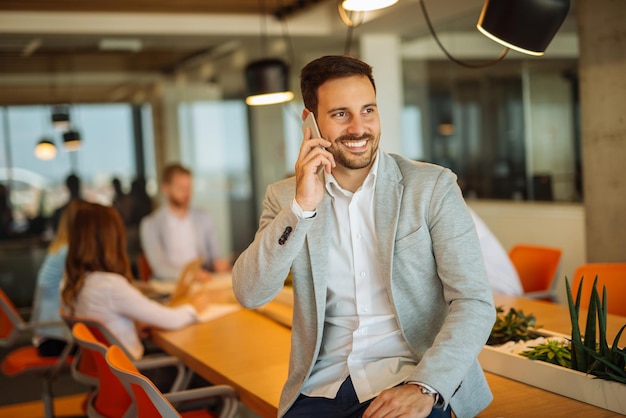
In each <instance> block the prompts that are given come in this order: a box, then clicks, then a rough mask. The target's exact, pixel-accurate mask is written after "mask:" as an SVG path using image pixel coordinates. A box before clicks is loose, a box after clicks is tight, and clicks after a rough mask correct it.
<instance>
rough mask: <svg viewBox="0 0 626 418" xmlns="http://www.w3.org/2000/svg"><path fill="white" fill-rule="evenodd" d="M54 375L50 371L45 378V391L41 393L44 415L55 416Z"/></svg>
mask: <svg viewBox="0 0 626 418" xmlns="http://www.w3.org/2000/svg"><path fill="white" fill-rule="evenodd" d="M51 377H52V376H50V374H49V373H46V375H45V376H44V378H43V392H42V394H41V400H42V401H43V408H44V417H45V418H54V403H53V401H52V398H53V396H52V379H51Z"/></svg>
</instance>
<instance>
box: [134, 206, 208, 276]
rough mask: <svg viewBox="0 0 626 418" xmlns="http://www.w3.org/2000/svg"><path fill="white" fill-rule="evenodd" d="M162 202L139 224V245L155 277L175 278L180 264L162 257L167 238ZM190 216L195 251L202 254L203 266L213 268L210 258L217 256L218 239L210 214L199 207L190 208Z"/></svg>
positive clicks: (164, 210) (165, 218)
mask: <svg viewBox="0 0 626 418" xmlns="http://www.w3.org/2000/svg"><path fill="white" fill-rule="evenodd" d="M166 210H167V209H166V208H165V207H164V206H163V207H161V208H159V209H157V210H155V211H154V212H152V213H151V214H150V215H148V216H146V217H144V218H143V219H142V220H141V224H140V225H139V236H140V239H141V249H142V251H143V252H144V254H145V255H146V258H147V259H148V263H149V264H150V268H152V272H153V275H154V276H155V278H156V279H176V278H178V275H179V274H180V268H178V267H175V266H173V265H172V264H170V263H169V262H168V259H167V257H165V241H166V240H167V234H168V231H167V222H166V220H167V212H166ZM189 216H190V217H191V222H192V223H193V226H194V231H196V245H197V246H198V254H200V255H201V256H202V259H203V266H204V267H205V268H207V269H209V270H210V269H212V265H213V260H215V259H216V258H218V250H217V242H216V237H215V230H214V229H213V222H212V221H211V218H210V217H209V215H208V214H207V213H205V212H203V211H201V210H199V209H194V208H191V209H189Z"/></svg>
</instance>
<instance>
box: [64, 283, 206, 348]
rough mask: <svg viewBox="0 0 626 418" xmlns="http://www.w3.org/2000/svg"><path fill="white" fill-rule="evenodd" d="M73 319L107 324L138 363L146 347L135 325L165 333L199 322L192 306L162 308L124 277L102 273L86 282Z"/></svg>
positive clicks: (75, 307) (79, 295)
mask: <svg viewBox="0 0 626 418" xmlns="http://www.w3.org/2000/svg"><path fill="white" fill-rule="evenodd" d="M74 315H76V316H78V317H85V318H93V319H97V320H99V321H100V322H103V323H104V324H106V326H107V328H109V330H110V331H111V332H112V333H113V334H114V335H115V336H116V337H117V338H118V339H119V341H120V343H121V344H123V345H124V347H125V348H126V349H127V350H128V351H129V352H130V353H131V354H132V355H133V357H135V358H136V359H140V358H141V357H142V356H143V351H144V347H143V345H142V343H141V340H140V339H139V336H138V335H137V329H136V328H135V321H141V322H143V323H146V324H148V325H152V326H155V327H158V328H162V329H178V328H182V327H184V326H186V325H188V324H191V323H194V322H196V310H195V309H194V307H193V306H191V305H188V304H187V305H181V306H177V307H175V308H172V307H168V306H164V305H161V304H159V303H157V302H155V301H153V300H150V299H148V298H147V297H146V296H144V295H143V294H142V293H141V292H140V291H139V290H137V289H136V288H135V287H134V286H133V285H132V284H131V283H129V282H128V280H126V278H125V277H123V276H120V275H119V274H116V273H105V272H101V271H97V272H93V273H89V274H88V275H87V277H86V278H85V283H84V285H83V287H82V289H81V290H80V292H79V293H78V296H77V297H76V302H75V304H74Z"/></svg>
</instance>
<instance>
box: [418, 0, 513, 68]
mask: <svg viewBox="0 0 626 418" xmlns="http://www.w3.org/2000/svg"><path fill="white" fill-rule="evenodd" d="M419 3H420V6H421V8H422V13H423V15H424V19H425V20H426V24H427V25H428V29H429V30H430V34H431V35H432V36H433V38H434V39H435V42H437V45H439V48H441V50H442V51H443V53H444V54H446V57H448V58H449V59H450V61H452V62H455V63H457V64H459V65H461V66H463V67H467V68H485V67H489V66H492V65H494V64H497V63H499V62H500V61H502V59H504V57H505V56H506V54H507V53H508V52H509V48H504V49H503V50H502V52H501V53H500V55H499V56H498V57H497V58H496V59H494V60H493V61H489V62H485V63H476V64H474V63H469V62H465V61H461V60H459V59H457V58H454V57H453V56H452V55H451V54H450V53H449V52H448V51H447V50H446V48H445V47H444V46H443V44H442V43H441V41H440V40H439V37H438V36H437V34H436V33H435V28H434V27H433V25H432V23H431V21H430V17H429V16H428V12H427V11H426V4H425V0H420V2H419Z"/></svg>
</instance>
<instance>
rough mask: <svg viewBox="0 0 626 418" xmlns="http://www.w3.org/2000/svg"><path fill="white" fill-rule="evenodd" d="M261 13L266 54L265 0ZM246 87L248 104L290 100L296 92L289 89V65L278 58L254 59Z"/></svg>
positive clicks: (263, 51) (260, 7) (262, 53)
mask: <svg viewBox="0 0 626 418" xmlns="http://www.w3.org/2000/svg"><path fill="white" fill-rule="evenodd" d="M259 14H260V15H261V56H264V55H265V49H266V48H265V44H266V42H267V40H266V38H267V34H266V30H265V25H266V22H265V20H266V19H267V16H266V13H265V0H259ZM245 76H246V88H247V91H248V97H246V104H247V105H248V106H262V105H271V104H277V103H284V102H288V101H290V100H292V99H293V97H294V94H293V92H292V91H290V90H289V66H287V64H286V63H285V62H284V61H282V60H280V59H278V58H262V59H260V60H258V61H253V62H251V63H250V64H248V66H247V67H246V70H245Z"/></svg>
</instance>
